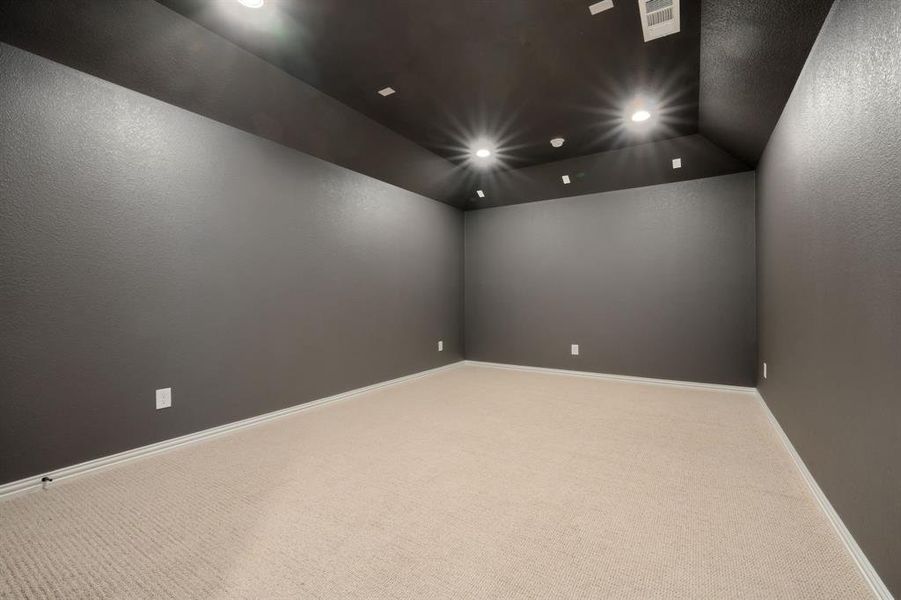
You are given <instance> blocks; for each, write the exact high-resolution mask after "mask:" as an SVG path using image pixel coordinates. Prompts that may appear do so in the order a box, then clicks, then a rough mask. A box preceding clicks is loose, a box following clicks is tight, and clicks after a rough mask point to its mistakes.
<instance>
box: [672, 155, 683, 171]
mask: <svg viewBox="0 0 901 600" xmlns="http://www.w3.org/2000/svg"><path fill="white" fill-rule="evenodd" d="M673 168H674V169H681V168H682V159H681V158H674V159H673Z"/></svg>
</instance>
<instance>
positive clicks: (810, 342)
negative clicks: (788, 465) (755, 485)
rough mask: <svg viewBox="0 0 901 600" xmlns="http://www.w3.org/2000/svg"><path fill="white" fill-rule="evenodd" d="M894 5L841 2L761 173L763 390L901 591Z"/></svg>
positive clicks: (900, 285) (900, 136)
mask: <svg viewBox="0 0 901 600" xmlns="http://www.w3.org/2000/svg"><path fill="white" fill-rule="evenodd" d="M899 40H901V3H899V2H894V1H888V0H884V1H883V0H875V1H872V2H864V1H863V0H859V1H846V0H840V1H839V2H837V3H836V4H835V6H834V7H833V10H832V12H831V13H830V16H829V17H828V19H827V20H826V23H825V25H824V28H823V31H822V32H821V34H820V37H819V39H818V41H817V43H816V45H815V46H814V48H813V50H812V51H811V54H810V57H809V59H808V62H807V65H806V66H805V68H804V71H803V72H802V75H801V77H800V79H799V80H798V83H797V85H796V86H795V90H794V92H793V94H792V97H791V99H790V100H789V102H788V104H787V105H786V108H785V112H784V113H783V114H782V117H781V120H780V121H779V125H778V126H777V128H776V130H775V132H774V133H773V136H772V138H771V139H770V141H769V144H768V146H767V148H766V151H765V153H764V156H763V159H762V160H761V164H760V170H759V175H758V209H759V214H758V235H759V253H760V254H759V266H760V271H759V290H760V298H759V305H760V315H759V317H760V359H761V360H762V361H766V362H767V366H768V379H766V380H762V379H761V381H760V389H761V392H762V393H763V395H764V397H765V398H766V401H767V403H768V404H769V406H770V407H771V408H772V410H773V412H774V413H775V415H776V417H777V419H778V420H779V422H780V423H781V424H782V426H783V428H784V429H785V431H786V433H787V434H788V436H789V437H790V438H791V440H792V443H793V444H794V445H795V447H796V448H797V449H798V452H799V453H800V454H801V457H802V458H803V459H804V461H805V462H806V463H807V465H808V467H809V468H810V470H811V472H812V473H813V475H814V477H815V478H816V480H817V482H818V483H819V484H820V486H821V487H822V488H823V491H824V492H825V493H826V495H827V496H828V497H829V500H830V501H831V502H832V504H833V505H834V506H835V508H836V510H837V511H838V513H839V514H840V515H841V517H842V520H843V521H844V522H845V524H846V525H847V526H848V528H849V529H850V530H851V533H852V534H853V535H854V537H855V539H856V540H857V542H858V543H859V544H860V546H861V548H862V549H863V550H864V552H865V553H866V554H867V556H868V557H869V559H870V561H871V562H872V563H873V564H874V566H875V567H876V569H877V570H878V571H879V572H880V574H881V576H882V578H883V580H884V581H885V582H886V584H887V585H888V586H889V588H890V589H891V590H892V591H893V593H894V594H895V595H896V596H898V595H901V117H899V114H898V110H899V104H898V99H899V94H901V49H899Z"/></svg>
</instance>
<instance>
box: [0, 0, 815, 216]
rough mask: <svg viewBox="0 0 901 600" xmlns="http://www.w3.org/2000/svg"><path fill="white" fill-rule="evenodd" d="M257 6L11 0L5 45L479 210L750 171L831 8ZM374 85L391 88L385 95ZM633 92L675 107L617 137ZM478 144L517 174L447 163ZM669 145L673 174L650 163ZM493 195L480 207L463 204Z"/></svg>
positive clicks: (464, 3)
mask: <svg viewBox="0 0 901 600" xmlns="http://www.w3.org/2000/svg"><path fill="white" fill-rule="evenodd" d="M266 1H267V5H268V6H269V8H270V9H276V12H273V11H270V12H269V13H267V12H265V11H262V12H257V13H255V12H254V11H253V9H247V8H244V7H242V6H240V5H239V4H238V3H237V2H236V0H159V2H157V1H153V0H117V1H115V2H111V1H109V0H66V1H65V2H59V1H55V0H7V1H6V2H0V40H2V41H5V42H7V43H10V44H12V45H14V46H18V47H20V48H23V49H25V50H29V51H31V52H35V53H37V54H40V55H43V56H46V57H48V58H50V59H52V60H55V61H57V62H61V63H63V64H67V65H69V66H72V67H74V68H76V69H79V70H82V71H85V72H87V73H90V74H93V75H96V76H98V77H101V78H103V79H106V80H108V81H111V82H113V83H116V84H119V85H123V86H125V87H129V88H131V89H135V90H137V91H140V92H142V93H144V94H147V95H149V96H153V97H155V98H159V99H160V100H163V101H165V102H168V103H171V104H174V105H176V106H180V107H182V108H186V109H188V110H191V111H194V112H196V113H198V114H201V115H204V116H207V117H210V118H213V119H216V120H218V121H221V122H223V123H226V124H229V125H232V126H234V127H238V128H241V129H244V130H246V131H250V132H252V133H255V134H257V135H260V136H262V137H266V138H269V139H272V140H274V141H277V142H280V143H282V144H285V145H287V146H290V147H293V148H296V149H298V150H301V151H304V152H307V153H309V154H312V155H314V156H317V157H319V158H323V159H325V160H329V161H331V162H334V163H336V164H339V165H342V166H345V167H348V168H351V169H354V170H357V171H359V172H361V173H365V174H367V175H371V176H373V177H376V178H379V179H382V180H384V181H387V182H390V183H393V184H395V185H398V186H400V187H403V188H406V189H409V190H412V191H416V192H419V193H421V194H424V195H426V196H429V197H432V198H435V199H438V200H442V201H444V202H447V203H449V204H452V205H455V206H460V207H467V208H477V207H480V206H484V205H488V204H493V205H498V204H510V203H517V202H523V201H533V200H542V199H547V198H553V197H559V196H567V195H575V194H584V193H592V192H596V191H602V190H612V189H621V188H627V187H639V186H642V185H652V184H655V183H661V182H663V181H678V180H684V179H691V178H695V177H706V176H713V175H721V174H725V173H730V172H735V171H736V170H742V169H749V168H753V165H755V164H756V162H757V160H758V159H759V156H760V153H761V152H762V150H763V147H764V145H765V144H766V141H767V139H768V138H769V135H770V133H771V131H772V129H773V127H774V126H775V123H776V121H777V120H778V117H779V114H780V113H781V110H782V107H783V106H784V104H785V101H786V100H787V98H788V96H789V95H790V93H791V90H792V87H793V85H794V82H795V80H796V79H797V76H798V74H799V73H800V70H801V68H802V67H803V64H804V61H805V59H806V56H807V54H808V53H809V50H810V47H811V46H812V44H813V42H814V40H815V39H816V35H817V33H818V31H819V29H820V27H821V25H822V22H823V19H824V18H825V15H826V13H827V12H828V9H829V7H830V6H831V4H832V0H805V1H804V2H784V1H782V0H757V1H755V2H747V1H746V0H715V1H714V0H705V1H704V2H700V1H699V0H682V6H683V9H682V16H683V19H684V21H683V31H682V32H681V33H679V34H676V35H673V36H670V37H667V38H662V39H659V40H655V41H652V42H650V43H647V44H646V43H644V42H643V39H642V35H641V30H640V23H639V17H638V12H637V8H636V7H637V0H615V6H614V8H613V9H611V10H608V11H606V12H603V13H601V14H599V15H597V16H591V15H590V14H589V13H588V8H587V7H588V5H589V4H590V3H591V2H590V0H553V1H547V0H518V1H516V2H507V1H500V0H498V1H493V0H457V1H454V2H447V1H446V0H442V1H438V0H380V1H379V2H374V1H373V2H369V1H361V0H266ZM169 6H171V7H173V8H174V9H177V12H176V11H174V10H170V9H169V8H167V7H169ZM248 14H256V15H257V17H255V18H256V20H252V19H250V18H247V17H246V15H248ZM185 15H189V16H190V18H189V17H186V16H185ZM236 15H237V16H236ZM267 15H268V17H267ZM273 15H277V16H278V18H277V19H276V20H272V17H273ZM239 17H240V18H239ZM267 19H269V20H267ZM201 23H202V24H203V25H202V26H201V25H200V24H201ZM213 31H215V32H218V33H213ZM244 48H246V50H249V52H248V51H246V50H245V49H244ZM304 80H305V81H304ZM306 82H310V83H306ZM386 85H390V86H392V87H394V88H395V89H397V90H398V93H397V94H395V95H393V96H390V97H388V98H383V97H381V96H379V95H378V94H377V93H376V92H377V90H378V89H380V88H381V87H383V86H386ZM637 90H642V91H646V92H647V91H650V95H658V96H660V97H661V98H664V99H666V100H667V102H666V105H667V106H668V108H669V109H670V111H671V112H669V114H668V117H669V118H668V122H667V123H665V124H664V125H665V126H660V127H655V128H652V129H651V131H650V132H649V133H648V134H646V135H636V134H635V133H634V132H632V133H629V132H628V131H624V130H623V127H622V115H621V112H622V111H621V110H620V108H621V106H622V104H623V103H624V102H625V101H626V100H628V99H629V98H630V97H631V96H633V95H634V94H635V93H636V91H637ZM323 91H324V92H326V93H323ZM335 98H337V99H338V100H335ZM349 107H352V108H356V109H357V110H352V109H351V108H349ZM361 112H362V113H363V114H361ZM365 115H368V117H370V118H367V116H365ZM479 133H485V134H488V135H497V136H498V137H500V138H501V141H502V142H504V144H503V145H504V146H505V149H506V154H507V159H508V161H507V166H513V167H517V168H515V169H513V170H512V171H511V170H508V171H506V172H505V171H504V170H497V169H495V170H489V171H481V170H476V169H472V168H470V167H469V166H466V165H465V164H456V165H455V164H454V163H452V162H449V161H447V160H445V159H444V158H442V156H444V157H450V158H454V157H455V153H456V152H459V151H460V150H466V149H465V148H463V147H462V146H464V145H465V143H466V141H467V139H468V138H469V137H472V136H474V135H477V134H479ZM556 135H562V136H563V137H565V138H566V139H567V142H566V144H565V145H564V147H563V148H561V149H559V150H554V149H552V148H551V146H550V144H549V143H548V141H549V138H550V137H551V136H556ZM411 140H412V141H411ZM708 140H709V141H708ZM710 142H713V143H710ZM632 147H636V150H635V151H631V152H629V151H625V150H627V149H628V148H632ZM427 148H429V149H432V150H434V152H436V153H437V155H436V154H435V153H433V152H430V151H429V150H428V149H427ZM639 148H642V149H639ZM599 151H600V152H599ZM678 152H682V153H684V156H683V159H684V161H685V166H684V167H683V169H680V170H678V171H673V170H669V171H661V169H662V168H664V167H666V165H668V164H669V161H670V160H671V159H672V158H675V157H676V156H675V153H678ZM626 156H628V157H632V158H634V159H635V160H638V161H639V162H635V163H623V162H622V160H621V159H622V157H626ZM574 171H575V172H577V173H579V174H580V176H579V177H578V180H577V182H574V184H572V185H568V186H563V187H561V185H560V175H561V174H563V173H569V174H572V172H574ZM486 187H487V188H491V195H490V198H491V199H490V201H484V202H481V203H478V202H471V199H472V198H473V197H474V196H473V193H474V191H475V190H476V189H478V188H486Z"/></svg>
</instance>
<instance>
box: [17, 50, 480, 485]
mask: <svg viewBox="0 0 901 600" xmlns="http://www.w3.org/2000/svg"><path fill="white" fill-rule="evenodd" d="M0 80H2V82H3V93H2V94H0V199H2V202H0V307H2V311H0V340H2V343H0V482H6V481H11V480H15V479H18V478H21V477H24V476H29V475H34V474H37V473H41V472H43V471H46V470H49V469H52V468H55V467H61V466H64V465H70V464H74V463H77V462H79V461H84V460H87V459H91V458H94V457H97V456H101V455H106V454H110V453H113V452H117V451H121V450H125V449H128V448H133V447H136V446H140V445H143V444H148V443H151V442H155V441H159V440H162V439H166V438H171V437H174V436H178V435H182V434H186V433H190V432H193V431H197V430H200V429H204V428H207V427H211V426H214V425H219V424H222V423H226V422H229V421H233V420H236V419H241V418H244V417H249V416H252V415H257V414H261V413H264V412H267V411H271V410H275V409H279V408H283V407H286V406H291V405H295V404H299V403H302V402H304V401H308V400H312V399H315V398H320V397H323V396H328V395H330V394H334V393H337V392H341V391H343V390H348V389H352V388H356V387H360V386H364V385H367V384H370V383H374V382H378V381H383V380H386V379H391V378H394V377H398V376H401V375H405V374H408V373H412V372H415V371H420V370H423V369H428V368H430V367H435V366H438V365H442V364H445V363H449V362H452V361H456V360H459V359H460V358H461V350H462V343H461V337H462V336H461V333H462V331H461V328H462V324H461V318H462V260H463V248H462V226H463V217H462V213H460V212H459V211H458V210H456V209H454V208H451V207H449V206H447V205H444V204H441V203H439V202H435V201H433V200H429V199H427V198H424V197H422V196H418V195H416V194H414V193H412V192H407V191H404V190H402V189H400V188H397V187H394V186H391V185H388V184H386V183H383V182H380V181H378V180H375V179H371V178H369V177H366V176H363V175H360V174H357V173H354V172H352V171H349V170H347V169H344V168H342V167H338V166H335V165H332V164H329V163H326V162H323V161H321V160H319V159H315V158H312V157H310V156H307V155H304V154H301V153H299V152H297V151H295V150H291V149H288V148H285V147H284V146H280V145H277V144H275V143H273V142H271V141H267V140H264V139H261V138H259V137H256V136H253V135H251V134H248V133H245V132H243V131H240V130H237V129H233V128H231V127H228V126H225V125H222V124H219V123H216V122H214V121H211V120H209V119H206V118H204V117H200V116H198V115H195V114H193V113H190V112H187V111H185V110H182V109H179V108H175V107H173V106H171V105H168V104H164V103H162V102H160V101H157V100H154V99H151V98H148V97H146V96H143V95H141V94H139V93H137V92H133V91H130V90H126V89H124V88H121V87H118V86H115V85H113V84H111V83H108V82H105V81H102V80H99V79H96V78H94V77H91V76H89V75H85V74H83V73H80V72H77V71H74V70H72V69H69V68H68V67H63V66H61V65H58V64H55V63H51V62H49V61H47V60H45V59H42V58H39V57H37V56H35V55H32V54H28V53H26V52H23V51H21V50H18V49H15V48H12V47H10V46H6V45H0ZM439 339H444V340H445V352H443V353H440V354H439V353H438V352H437V347H436V346H437V344H436V342H437V340H439ZM169 386H171V387H172V388H173V407H172V408H171V409H167V410H162V411H156V410H155V408H154V390H155V389H156V388H162V387H169Z"/></svg>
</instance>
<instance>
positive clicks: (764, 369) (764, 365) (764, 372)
mask: <svg viewBox="0 0 901 600" xmlns="http://www.w3.org/2000/svg"><path fill="white" fill-rule="evenodd" d="M763 378H764V379H766V363H763Z"/></svg>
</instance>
